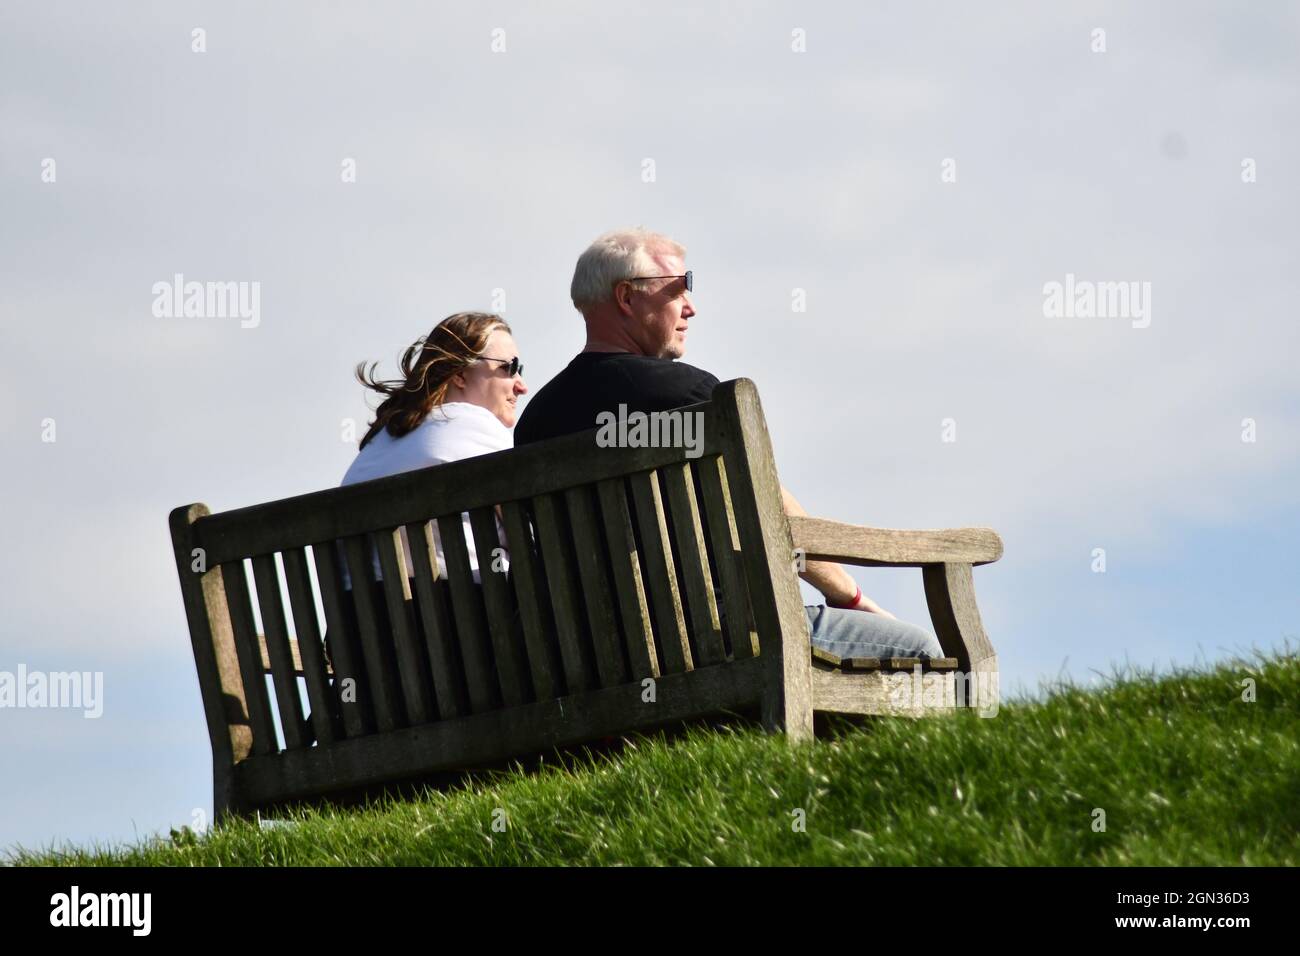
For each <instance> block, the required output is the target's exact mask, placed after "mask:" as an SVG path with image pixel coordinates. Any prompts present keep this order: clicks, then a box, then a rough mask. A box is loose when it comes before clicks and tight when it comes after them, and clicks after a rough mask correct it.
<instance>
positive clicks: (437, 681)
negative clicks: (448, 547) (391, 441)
mask: <svg viewBox="0 0 1300 956" xmlns="http://www.w3.org/2000/svg"><path fill="white" fill-rule="evenodd" d="M406 540H407V543H408V544H409V545H410V548H411V567H412V569H413V570H414V571H415V596H416V605H417V607H418V608H419V611H420V624H421V626H422V629H423V631H424V647H425V650H426V651H427V652H428V655H429V670H430V671H431V672H432V674H433V692H434V698H435V705H436V708H437V712H438V716H439V717H441V718H442V719H444V720H447V719H450V718H453V717H460V716H462V715H464V714H468V713H469V691H468V689H467V688H466V686H465V675H464V673H463V672H462V670H461V664H460V655H459V653H458V651H457V648H456V639H455V632H454V631H453V630H452V623H451V608H449V607H448V606H447V594H446V591H445V590H444V588H443V586H442V582H440V581H439V580H438V575H439V574H440V573H441V570H440V568H439V567H438V552H437V551H436V550H435V549H434V543H433V526H432V525H431V524H429V522H427V521H415V522H412V523H411V524H408V525H407V526H406Z"/></svg>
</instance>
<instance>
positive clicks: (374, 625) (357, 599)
mask: <svg viewBox="0 0 1300 956" xmlns="http://www.w3.org/2000/svg"><path fill="white" fill-rule="evenodd" d="M369 537H370V536H369V535H365V534H354V535H351V536H349V537H347V538H344V539H343V558H344V560H345V561H346V562H347V565H348V574H349V576H350V579H351V581H352V603H353V605H354V606H355V608H356V612H357V630H358V632H359V633H360V634H361V655H362V657H363V658H364V660H365V665H366V666H365V672H364V673H365V682H364V683H363V682H362V681H361V680H358V681H357V696H358V697H360V696H361V695H362V694H365V696H366V697H368V698H369V699H370V702H371V705H372V706H373V708H374V713H375V725H376V726H377V727H378V729H379V731H380V732H381V733H382V732H384V731H388V730H393V729H395V728H396V727H397V726H398V718H397V704H398V698H397V693H398V690H397V675H396V674H395V673H394V672H393V671H394V668H393V666H392V662H391V661H389V659H388V655H387V654H385V653H384V650H385V649H384V645H383V641H384V639H385V637H386V636H387V635H384V634H381V632H380V623H379V617H378V612H377V608H376V607H375V591H374V580H375V575H374V569H373V565H372V564H371V560H370V542H369Z"/></svg>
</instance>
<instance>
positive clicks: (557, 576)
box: [533, 495, 597, 694]
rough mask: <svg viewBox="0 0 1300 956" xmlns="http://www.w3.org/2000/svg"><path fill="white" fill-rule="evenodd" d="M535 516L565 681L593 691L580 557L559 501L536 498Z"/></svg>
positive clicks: (572, 688)
mask: <svg viewBox="0 0 1300 956" xmlns="http://www.w3.org/2000/svg"><path fill="white" fill-rule="evenodd" d="M533 517H534V518H535V519H536V522H537V544H538V545H539V546H540V548H541V551H542V563H543V567H544V569H545V571H546V581H547V584H548V586H549V587H550V594H551V605H552V607H554V608H555V633H556V637H557V639H558V641H559V645H560V658H561V659H562V660H563V662H564V683H565V686H566V687H568V690H569V693H570V694H580V693H583V692H584V691H588V690H592V689H593V688H594V687H596V685H597V682H596V674H595V664H594V662H593V660H592V655H591V653H590V652H589V650H588V648H587V647H586V641H585V640H584V637H583V634H582V631H581V624H580V623H579V622H580V615H582V613H583V608H582V597H581V595H580V594H579V593H578V586H577V582H576V581H575V580H574V577H573V568H574V565H575V564H576V558H575V557H574V556H573V552H572V548H571V547H570V545H569V542H568V538H567V536H566V535H565V534H564V532H563V529H562V526H561V521H560V516H559V510H558V507H557V505H556V502H555V500H554V499H553V498H552V497H551V496H550V495H542V496H541V497H538V498H534V499H533Z"/></svg>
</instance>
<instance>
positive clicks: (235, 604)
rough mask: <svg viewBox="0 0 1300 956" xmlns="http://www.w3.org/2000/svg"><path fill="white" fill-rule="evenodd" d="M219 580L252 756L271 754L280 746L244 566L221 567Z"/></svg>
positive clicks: (226, 565)
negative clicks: (237, 666) (223, 597)
mask: <svg viewBox="0 0 1300 956" xmlns="http://www.w3.org/2000/svg"><path fill="white" fill-rule="evenodd" d="M221 580H222V583H223V585H224V586H225V591H226V606H227V608H229V611H230V627H231V630H232V631H233V632H234V639H235V655H236V656H237V657H238V659H239V676H240V679H241V681H242V683H243V687H244V700H245V705H246V706H247V708H248V719H249V723H250V724H251V725H252V728H253V742H252V750H251V752H252V753H255V754H272V753H275V752H276V751H277V750H278V749H279V742H278V741H277V740H276V737H275V724H274V722H273V721H272V720H271V704H270V701H269V700H268V699H267V693H266V679H265V677H264V676H263V671H262V666H261V665H262V660H261V657H262V655H261V652H260V649H259V648H258V644H257V624H256V622H254V620H253V605H252V602H251V601H250V599H249V596H248V575H247V573H246V572H245V571H244V562H243V561H232V562H230V563H229V564H224V565H222V566H221Z"/></svg>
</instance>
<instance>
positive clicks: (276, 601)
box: [253, 554, 310, 750]
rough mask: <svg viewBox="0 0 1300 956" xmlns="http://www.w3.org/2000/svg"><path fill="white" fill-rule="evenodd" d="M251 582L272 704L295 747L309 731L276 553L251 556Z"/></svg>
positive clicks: (286, 742) (305, 739) (288, 744)
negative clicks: (267, 663)
mask: <svg viewBox="0 0 1300 956" xmlns="http://www.w3.org/2000/svg"><path fill="white" fill-rule="evenodd" d="M253 583H254V585H255V586H256V588H257V604H258V607H259V608H261V610H262V630H263V631H264V632H265V634H266V647H267V652H268V654H269V656H270V658H271V684H272V686H274V687H275V706H276V708H277V709H278V710H279V712H280V730H281V731H282V732H283V733H284V745H285V747H287V748H289V749H291V750H293V749H297V748H298V747H303V746H306V745H307V744H308V743H310V735H309V734H308V733H307V722H306V721H305V720H304V719H303V716H302V700H301V699H300V698H299V696H298V676H297V673H296V671H295V668H294V660H293V655H292V653H291V652H290V650H289V629H288V628H287V627H286V626H285V620H284V601H283V600H282V599H281V598H280V575H279V572H278V571H277V570H276V567H275V555H273V554H259V555H258V556H257V557H255V558H253ZM259 656H260V653H259Z"/></svg>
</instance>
